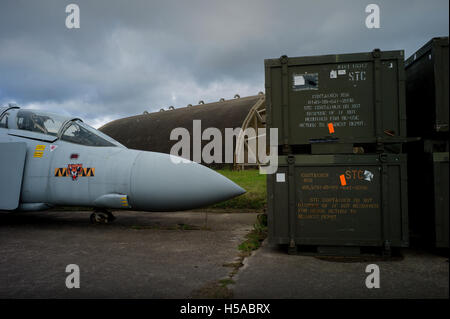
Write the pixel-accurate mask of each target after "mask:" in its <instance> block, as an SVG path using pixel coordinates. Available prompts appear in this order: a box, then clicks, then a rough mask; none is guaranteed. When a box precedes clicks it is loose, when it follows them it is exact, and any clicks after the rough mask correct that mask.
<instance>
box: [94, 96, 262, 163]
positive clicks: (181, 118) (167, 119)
mask: <svg viewBox="0 0 450 319" xmlns="http://www.w3.org/2000/svg"><path fill="white" fill-rule="evenodd" d="M261 98H264V96H261V95H256V96H250V97H243V98H236V99H233V100H228V101H223V102H216V103H209V104H201V105H196V106H190V107H184V108H178V109H174V110H168V111H164V112H155V113H149V114H143V115H137V116H132V117H128V118H124V119H119V120H116V121H112V122H110V123H108V124H106V125H104V126H103V127H101V128H100V131H102V132H103V133H105V134H107V135H109V136H111V137H112V138H114V139H116V140H117V141H119V142H120V143H122V144H124V145H125V146H127V147H128V148H133V149H139V150H145V151H153V152H161V153H170V150H171V148H172V146H173V145H174V144H175V143H176V142H177V141H171V140H170V133H171V131H172V130H173V129H174V128H177V127H182V128H186V129H187V130H188V131H189V134H190V136H191V138H192V136H193V130H192V124H193V120H201V121H202V122H201V126H202V130H204V129H206V128H208V127H215V128H217V129H219V130H220V131H221V133H222V136H223V137H224V136H225V128H238V127H242V125H243V122H244V120H245V119H246V117H247V115H248V113H249V111H250V110H251V109H252V107H253V106H254V105H255V104H256V103H257V102H258V101H259V100H260V99H261ZM208 142H209V141H202V148H203V146H204V145H205V144H206V143H208ZM224 144H225V143H222V146H223V147H224V146H225V145H224ZM222 156H225V155H224V150H223V152H222ZM191 159H192V144H191ZM223 161H224V159H223Z"/></svg>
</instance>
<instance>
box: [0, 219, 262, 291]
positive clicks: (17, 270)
mask: <svg viewBox="0 0 450 319" xmlns="http://www.w3.org/2000/svg"><path fill="white" fill-rule="evenodd" d="M90 213H91V212H77V211H61V212H58V211H49V212H34V213H28V212H27V213H16V214H0V298H188V297H199V298H201V297H208V294H210V293H214V292H210V291H208V290H205V291H202V290H204V289H203V288H204V287H205V286H207V287H209V286H211V287H213V288H212V289H214V283H215V282H217V281H218V280H221V279H223V278H226V277H227V276H228V273H229V272H230V269H229V267H224V266H223V264H224V263H228V262H232V261H233V260H234V258H236V256H237V254H238V249H237V246H238V245H239V244H240V243H241V242H242V241H243V238H244V236H245V235H246V234H247V233H248V231H249V230H250V229H251V228H252V225H253V223H254V222H255V221H256V216H257V215H256V214H255V213H244V214H233V213H208V214H207V215H206V213H204V212H175V213H142V212H125V211H122V212H115V213H114V214H115V216H116V217H117V219H116V220H115V221H114V222H113V223H111V224H106V225H92V224H90V221H89V216H90ZM206 218H207V219H206ZM68 264H76V265H78V266H79V269H80V288H72V289H68V288H67V287H66V284H65V281H66V277H67V276H68V275H69V273H66V272H65V270H66V266H67V265H68Z"/></svg>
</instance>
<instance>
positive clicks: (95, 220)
mask: <svg viewBox="0 0 450 319" xmlns="http://www.w3.org/2000/svg"><path fill="white" fill-rule="evenodd" d="M115 219H116V217H114V215H113V214H112V213H111V212H108V211H106V210H101V211H95V212H93V213H92V214H91V217H90V220H91V223H92V224H107V223H110V222H112V221H113V220H115Z"/></svg>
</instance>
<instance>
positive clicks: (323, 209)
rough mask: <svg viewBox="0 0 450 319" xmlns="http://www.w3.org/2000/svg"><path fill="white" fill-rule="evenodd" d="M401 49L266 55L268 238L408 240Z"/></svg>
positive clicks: (385, 244)
mask: <svg viewBox="0 0 450 319" xmlns="http://www.w3.org/2000/svg"><path fill="white" fill-rule="evenodd" d="M404 80H405V79H404V54H403V51H385V52H382V51H380V50H377V49H376V50H374V51H373V52H368V53H355V54H342V55H326V56H316V57H300V58H288V57H286V56H282V57H281V58H279V59H269V60H265V82H266V84H265V85H266V103H267V127H269V128H278V137H279V139H278V142H279V145H280V146H279V153H280V157H279V169H278V172H277V173H276V174H273V175H268V180H267V181H268V191H267V192H268V193H267V194H268V223H269V240H270V241H271V242H272V243H277V244H289V247H290V250H291V251H296V250H297V248H299V247H303V248H305V247H311V248H314V249H315V251H316V252H319V253H320V252H323V253H326V254H353V253H356V254H358V253H360V248H361V247H379V248H382V249H383V251H385V252H387V253H389V252H390V248H391V247H400V246H407V245H408V238H409V237H408V216H407V191H406V181H407V178H406V155H405V154H403V153H402V150H403V143H404V142H406V141H407V137H406V107H405V87H404V84H405V83H404Z"/></svg>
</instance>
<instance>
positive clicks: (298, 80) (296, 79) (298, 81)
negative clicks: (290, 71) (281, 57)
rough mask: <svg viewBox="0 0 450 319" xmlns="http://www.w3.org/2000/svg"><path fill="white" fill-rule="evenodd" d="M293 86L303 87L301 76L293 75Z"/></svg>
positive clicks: (303, 79)
mask: <svg viewBox="0 0 450 319" xmlns="http://www.w3.org/2000/svg"><path fill="white" fill-rule="evenodd" d="M294 85H305V78H304V77H303V75H294Z"/></svg>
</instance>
